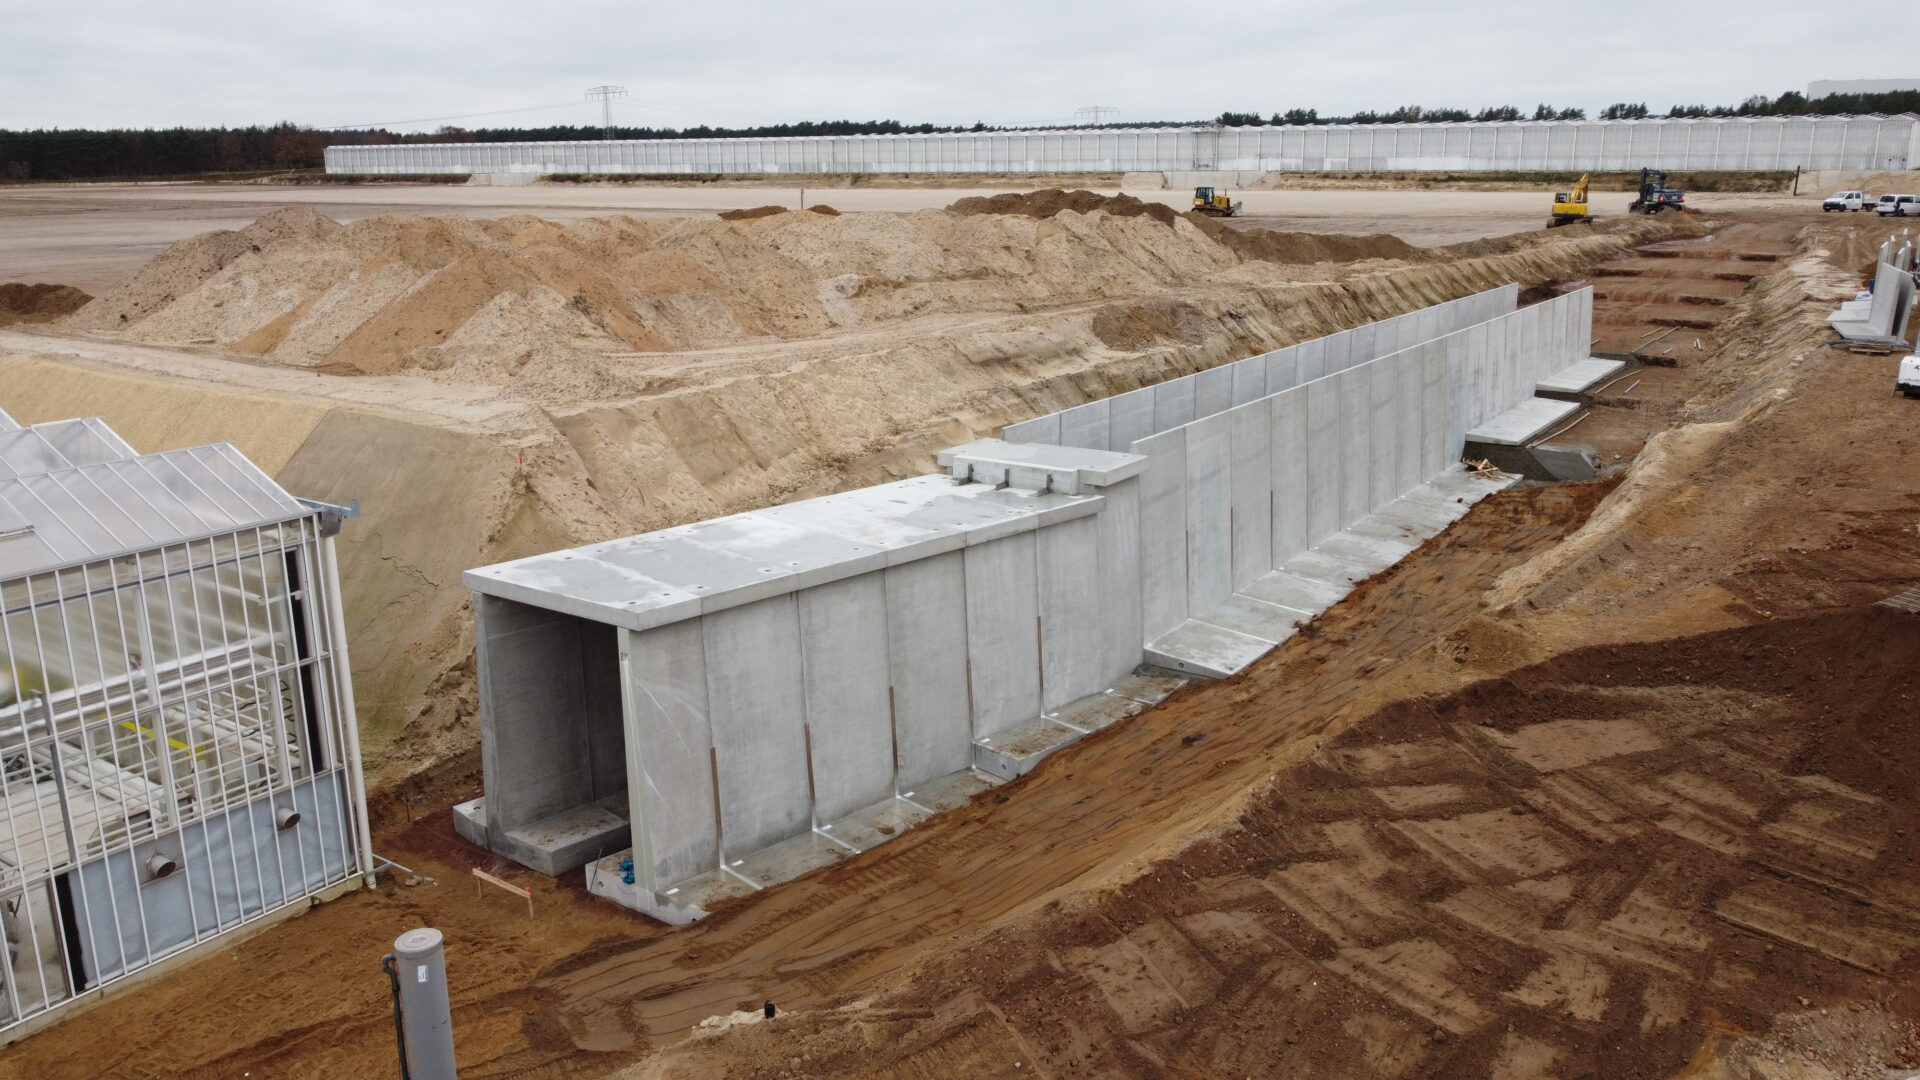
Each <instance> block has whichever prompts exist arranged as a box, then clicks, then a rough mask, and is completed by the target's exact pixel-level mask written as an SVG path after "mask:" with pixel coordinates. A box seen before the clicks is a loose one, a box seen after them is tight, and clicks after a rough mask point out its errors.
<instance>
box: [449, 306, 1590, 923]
mask: <svg viewBox="0 0 1920 1080" xmlns="http://www.w3.org/2000/svg"><path fill="white" fill-rule="evenodd" d="M1591 295H1592V294H1591V292H1590V291H1589V290H1582V291H1580V292H1577V293H1573V294H1569V295H1567V296H1562V297H1558V298H1556V299H1553V300H1550V301H1547V302H1545V303H1542V304H1537V305H1534V306H1531V307H1527V308H1523V309H1519V310H1514V303H1515V299H1516V291H1515V290H1514V289H1513V287H1511V286H1509V287H1507V288H1503V289H1496V290H1491V291H1489V292H1486V293H1481V294H1478V295H1476V296H1470V297H1465V298H1463V299H1461V300H1457V301H1453V302H1451V303H1449V304H1443V305H1439V306H1437V307H1434V308H1429V309H1426V310H1424V311H1420V312H1413V313H1410V314H1407V315H1403V316H1400V317H1398V318H1395V319H1389V320H1385V321H1382V322H1380V323H1375V324H1371V325H1369V326H1365V327H1359V328H1356V329H1354V330H1351V331H1347V332H1344V333H1342V334H1336V335H1332V336H1330V337H1327V338H1323V339H1318V340H1316V341H1311V342H1304V343H1301V344H1299V345H1295V346H1291V347H1289V348H1287V349H1280V350H1276V351H1274V352H1272V353H1267V354H1263V355H1261V356H1257V357H1252V358H1249V359H1248V360H1244V361H1240V362H1238V363H1235V364H1228V365H1224V366H1222V367H1218V368H1214V369H1212V370H1209V371H1206V372H1201V373H1199V374H1197V375H1194V376H1190V377H1187V378H1184V379H1177V380H1174V381H1172V382H1169V383H1165V384H1162V385H1159V386H1156V387H1151V388H1148V389H1146V390H1142V391H1136V392H1134V393H1130V394H1123V395H1120V396H1118V397H1114V398H1110V399H1107V400H1104V401H1098V402H1093V403H1090V404H1088V405H1084V406H1081V407H1079V408H1076V409H1071V410H1067V411H1065V412H1063V413H1057V414H1053V415H1051V416H1047V417H1041V418H1039V419H1037V420H1034V421H1029V422H1026V423H1024V424H1018V425H1013V426H1011V427H1009V428H1008V429H1007V432H1006V434H1007V435H1008V436H1009V439H1008V440H1007V441H1001V440H982V441H981V442H978V443H971V444H968V445H966V446H962V447H957V448H955V449H953V450H949V451H945V452H943V453H942V454H941V455H940V458H941V463H942V465H943V466H945V467H946V468H947V469H948V470H949V473H950V475H948V476H944V477H942V476H934V477H920V478H917V479H914V480H906V481H899V482H897V483H894V484H886V485H880V486H878V487H873V488H865V489H861V490H858V491H854V492H847V493H844V494H841V495H834V496H828V497H826V498H823V499H813V500H807V501H804V502H799V503H793V504H788V505H785V506H778V507H771V508H768V509H765V510H758V511H752V512H749V513H747V514H740V515H734V516H733V517H729V518H721V519H716V520H714V521H710V522H702V523H698V524H695V525H689V526H683V527H681V528H678V529H669V530H665V531H663V532H660V533H654V534H649V535H647V536H641V537H633V538H629V539H626V540H617V541H612V542H609V543H606V544H599V545H592V546H589V547H586V548H578V549H574V550H572V551H568V552H556V553H553V554H550V555H543V556H536V557H534V558H532V559H525V560H520V561H519V562H516V563H507V564H502V565H501V566H497V567H488V568H484V569H481V570H476V571H470V572H469V573H468V575H467V577H466V581H467V583H468V585H469V586H470V587H472V588H473V589H475V590H476V592H478V593H480V594H481V595H480V596H479V597H478V598H477V610H478V611H479V618H478V620H477V633H476V649H477V650H478V651H479V653H480V663H479V669H480V681H481V693H482V704H483V719H482V722H483V728H484V730H485V731H486V736H485V740H486V741H485V746H486V748H487V753H486V757H485V765H486V770H487V777H486V786H487V796H486V805H485V806H484V807H483V806H481V805H478V804H468V805H466V806H463V807H461V808H459V814H460V818H459V820H460V821H461V822H462V832H463V833H465V834H467V835H469V836H472V837H474V838H475V839H477V840H479V841H480V842H483V843H486V844H487V845H488V846H490V847H492V848H494V849H495V850H498V851H503V852H506V853H508V854H511V855H513V856H514V857H516V858H521V859H523V861H529V863H530V865H538V866H540V867H541V868H549V867H558V868H560V869H565V868H570V867H572V866H578V865H581V864H582V863H584V862H588V861H591V860H594V859H596V858H598V857H599V856H601V855H604V854H606V851H607V849H608V845H615V846H619V845H621V844H623V843H624V842H627V841H628V840H629V837H630V842H631V844H632V846H633V852H632V867H631V871H630V874H631V878H632V881H631V882H630V883H629V882H624V881H620V880H615V879H614V877H613V872H612V871H609V870H602V871H601V872H599V873H598V874H597V875H593V874H590V880H593V881H594V882H596V884H595V885H594V886H593V887H594V888H595V891H599V892H605V893H607V894H608V895H615V896H619V897H621V898H622V900H623V902H627V903H631V904H633V905H634V906H637V907H640V908H641V909H643V910H647V911H650V912H652V913H654V914H657V915H660V916H661V917H663V918H668V919H670V920H674V921H680V920H682V919H684V918H692V917H697V916H698V914H699V913H700V912H701V911H702V910H704V909H703V907H702V905H705V904H707V903H710V902H712V901H713V900H714V899H716V898H717V897H720V896H724V895H726V893H727V890H728V889H730V888H741V887H746V888H751V887H761V886H763V885H765V884H767V883H770V882H772V881H778V880H784V879H786V878H790V877H793V876H796V875H797V874H798V873H802V872H805V871H806V870H808V869H811V868H813V867H815V866H819V865H824V864H825V863H827V862H831V861H833V860H834V859H836V858H843V857H846V856H848V855H850V854H852V853H854V852H857V851H859V850H863V849H864V847H866V846H870V845H871V844H872V843H877V842H879V841H880V840H883V839H884V838H885V837H886V836H887V835H891V834H892V833H893V832H894V831H896V829H897V828H898V827H904V826H906V825H910V824H912V823H913V822H914V821H917V820H919V819H920V818H922V817H924V816H926V814H928V813H932V812H937V811H938V810H940V809H943V808H945V807H947V806H951V805H958V803H960V802H964V801H965V799H966V798H967V797H969V796H970V795H971V794H973V793H974V792H977V791H978V790H981V789H982V788H983V787H984V786H987V785H990V784H991V783H994V782H997V779H996V778H998V779H1004V778H1007V777H1010V776H1013V775H1018V774H1019V773H1020V772H1023V771H1025V770H1026V769H1027V768H1031V766H1032V762H1034V761H1036V760H1038V758H1039V757H1040V756H1042V755H1044V754H1045V753H1047V752H1050V751H1051V750H1052V749H1055V748H1057V747H1058V746H1060V745H1064V744H1065V743H1067V742H1070V741H1072V740H1073V739H1075V738H1078V737H1080V736H1081V735H1084V734H1085V733H1086V731H1088V730H1091V729H1092V728H1093V727H1097V726H1100V725H1101V724H1104V723H1110V722H1112V721H1113V720H1114V719H1117V718H1119V717H1120V716H1123V715H1130V714H1131V713H1130V711H1129V710H1131V711H1137V710H1138V708H1140V707H1142V706H1141V704H1140V703H1141V702H1142V701H1145V700H1149V698H1148V697H1147V696H1146V695H1145V694H1144V693H1143V692H1141V691H1138V690H1134V689H1129V684H1128V680H1129V679H1136V680H1137V679H1139V678H1140V676H1138V675H1135V674H1134V672H1135V671H1136V668H1137V667H1139V665H1141V664H1142V662H1143V660H1145V661H1147V662H1149V663H1152V664H1156V665H1159V666H1161V667H1171V668H1175V669H1178V670H1183V671H1190V672H1194V673H1199V674H1221V673H1223V672H1227V671H1233V670H1238V668H1239V667H1241V666H1244V665H1245V664H1246V663H1250V662H1251V661H1252V659H1253V658H1256V657H1257V656H1258V655H1259V654H1260V653H1262V652H1264V651H1266V650H1267V649H1270V648H1271V647H1272V646H1273V644H1274V643H1276V642H1277V641H1279V640H1282V639H1283V638H1284V636H1285V635H1286V634H1288V633H1291V632H1292V631H1291V625H1292V624H1291V623H1289V622H1288V621H1287V620H1288V619H1290V618H1294V617H1296V616H1297V617H1299V618H1301V619H1304V618H1307V617H1310V614H1311V612H1313V611H1317V610H1321V609H1323V608H1324V607H1325V606H1326V605H1328V604H1331V603H1333V602H1335V601H1337V599H1338V598H1339V597H1341V596H1344V595H1345V593H1346V591H1347V589H1349V588H1350V587H1351V585H1352V583H1353V582H1356V581H1358V580H1360V579H1361V578H1363V577H1365V576H1367V575H1368V574H1370V573H1373V572H1377V571H1378V570H1379V569H1383V568H1384V567H1385V566H1387V565H1390V564H1391V563H1392V562H1393V561H1394V560H1396V559H1397V558H1399V557H1400V556H1402V555H1404V554H1405V553H1406V552H1407V551H1409V550H1411V549H1412V547H1413V546H1415V545H1417V543H1419V542H1420V540H1422V539H1424V538H1425V537H1427V536H1430V535H1432V534H1433V533H1434V532H1437V531H1438V530H1439V529H1440V528H1444V525H1445V522H1447V521H1450V520H1452V519H1453V518H1454V517H1457V516H1458V514H1460V513H1464V512H1465V509H1466V506H1467V505H1468V504H1469V503H1470V502H1471V500H1472V499H1473V498H1477V497H1479V496H1480V495H1482V494H1485V493H1486V492H1487V491H1491V490H1493V489H1494V488H1495V487H1497V486H1498V485H1488V484H1486V483H1485V482H1477V483H1479V484H1480V485H1481V486H1480V487H1460V486H1459V484H1458V483H1457V482H1456V481H1458V479H1459V478H1460V475H1461V474H1460V468H1459V465H1458V460H1459V455H1460V451H1461V447H1462V445H1463V443H1464V440H1465V438H1466V433H1467V431H1468V430H1469V429H1470V428H1471V427H1473V426H1474V425H1475V424H1477V423H1479V422H1481V421H1483V420H1484V419H1486V418H1487V417H1490V416H1494V415H1497V414H1499V413H1501V412H1503V411H1504V410H1507V409H1510V408H1512V407H1514V406H1515V405H1516V404H1518V403H1520V402H1523V401H1525V400H1528V399H1530V398H1531V397H1532V395H1533V391H1534V385H1535V383H1536V382H1537V381H1539V379H1540V378H1542V377H1544V376H1545V375H1547V374H1551V373H1553V372H1555V371H1558V370H1560V369H1561V368H1564V367H1566V366H1568V365H1570V364H1572V363H1574V362H1575V361H1577V360H1581V359H1584V358H1585V356H1586V345H1587V341H1588V336H1589V329H1588V328H1589V325H1590V321H1591V313H1592V307H1591ZM1450 477H1451V478H1454V479H1453V480H1449V479H1448V478H1450ZM1439 483H1453V484H1454V485H1455V486H1454V487H1453V488H1450V489H1448V490H1447V491H1438V490H1436V489H1433V485H1435V484H1439ZM1423 491H1424V492H1426V494H1425V495H1422V494H1421V493H1422V492H1423ZM1409 498H1413V499H1416V500H1419V499H1424V500H1425V501H1424V502H1423V503H1422V504H1421V507H1418V508H1415V509H1412V510H1407V511H1404V512H1401V513H1400V516H1398V517H1395V518H1393V519H1392V520H1390V521H1385V522H1384V524H1382V523H1380V522H1376V523H1375V524H1380V525H1381V527H1379V528H1362V525H1363V523H1365V522H1368V521H1372V520H1373V519H1374V518H1376V517H1377V516H1378V515H1380V514H1382V513H1383V512H1386V511H1390V510H1391V509H1392V508H1393V507H1395V506H1396V505H1398V504H1400V503H1402V502H1404V501H1405V500H1407V499H1409ZM1276 575H1277V576H1276ZM1282 593H1285V594H1286V595H1284V596H1283V595H1280V594H1282ZM1294 593H1301V594H1303V595H1305V596H1306V597H1307V598H1306V599H1291V598H1290V597H1291V596H1292V595H1293V594H1294ZM1276 596H1278V597H1279V598H1278V599H1275V597H1276ZM1260 597H1266V599H1259V598H1260ZM1283 601H1284V602H1283ZM1288 605H1291V606H1288ZM609 634H611V635H614V637H613V638H611V639H610V638H609V637H608V635H609ZM612 641H617V659H616V658H615V656H614V655H612V651H613V646H612V644H611V642H612ZM616 667H617V674H615V673H613V669H614V668H616ZM1116 688H1119V689H1116ZM613 696H617V698H618V700H619V702H620V711H621V713H622V715H623V718H624V724H623V728H624V731H623V740H622V743H623V745H622V747H621V748H620V749H619V750H618V751H616V749H615V747H614V746H613V745H612V741H613V740H612V736H611V735H610V734H609V728H608V723H609V721H608V719H607V717H608V715H609V706H608V704H607V703H608V701H609V700H610V698H611V697H613ZM613 760H618V761H620V763H621V764H622V765H623V766H624V782H625V791H624V804H625V805H624V806H623V807H622V806H620V805H618V804H619V799H618V798H617V797H615V798H614V799H613V800H612V801H610V790H611V789H613V788H615V787H616V786H617V785H618V783H619V781H620V779H621V778H620V777H617V776H612V775H609V773H608V770H607V769H606V768H605V767H604V766H605V765H606V764H607V762H609V761H613ZM982 770H985V771H984V772H983V771H982ZM620 809H624V810H625V815H624V816H625V817H626V818H628V819H629V821H630V823H629V821H621V820H618V817H619V816H620V815H618V814H614V816H613V817H609V814H610V813H613V812H614V811H617V810H620ZM529 852H532V853H533V854H529ZM596 866H604V864H600V863H597V864H596ZM549 872H555V871H554V870H552V869H549Z"/></svg>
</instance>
